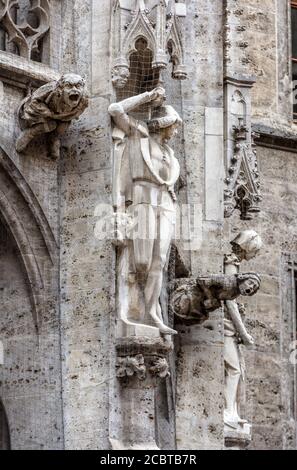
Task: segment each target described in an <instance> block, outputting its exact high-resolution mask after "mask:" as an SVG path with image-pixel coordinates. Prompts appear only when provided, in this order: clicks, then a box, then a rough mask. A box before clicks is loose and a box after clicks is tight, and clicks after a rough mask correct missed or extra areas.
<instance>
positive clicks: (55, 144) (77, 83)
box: [16, 74, 88, 159]
mask: <svg viewBox="0 0 297 470" xmlns="http://www.w3.org/2000/svg"><path fill="white" fill-rule="evenodd" d="M87 106H88V96H87V93H86V88H85V80H84V79H83V78H82V77H80V76H79V75H75V74H66V75H63V76H62V77H61V78H60V80H58V81H55V82H50V83H47V84H46V85H43V86H42V87H40V88H38V89H37V90H36V91H34V93H33V94H31V95H29V96H27V97H26V98H25V99H24V100H23V102H22V103H21V106H20V108H19V111H18V117H19V122H20V127H21V129H22V132H21V135H20V136H19V138H18V139H17V142H16V150H17V152H23V151H24V150H26V148H27V146H28V145H29V144H30V142H31V141H32V140H33V139H34V138H35V137H38V136H40V135H42V134H49V137H50V146H51V157H52V158H53V159H56V158H58V157H59V155H60V139H59V136H60V135H61V134H63V133H64V132H65V131H66V130H67V129H68V127H69V126H70V124H71V121H72V119H77V118H79V116H80V115H81V114H82V113H83V112H84V111H85V109H86V108H87Z"/></svg>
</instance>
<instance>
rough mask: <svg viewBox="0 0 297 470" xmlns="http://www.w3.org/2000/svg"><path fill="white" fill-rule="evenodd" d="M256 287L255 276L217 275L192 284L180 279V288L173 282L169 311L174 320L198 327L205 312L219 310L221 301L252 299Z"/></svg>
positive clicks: (190, 281)
mask: <svg viewBox="0 0 297 470" xmlns="http://www.w3.org/2000/svg"><path fill="white" fill-rule="evenodd" d="M260 283H261V280H260V278H259V276H258V275H257V274H255V273H244V274H232V275H229V276H228V275H224V274H218V275H213V276H207V277H199V278H198V279H197V280H196V281H194V282H193V280H192V279H189V280H187V279H184V280H183V281H182V284H181V285H179V281H177V282H176V285H177V288H176V289H175V291H174V294H173V298H172V307H173V310H174V313H175V315H176V316H177V317H178V318H180V319H183V320H188V321H192V322H195V323H198V322H199V321H203V320H205V318H207V316H208V313H209V312H212V311H214V310H216V309H218V308H220V307H222V302H223V301H226V300H234V299H237V298H238V297H239V296H240V295H243V296H251V295H254V294H255V293H256V292H257V291H258V289H259V287H260Z"/></svg>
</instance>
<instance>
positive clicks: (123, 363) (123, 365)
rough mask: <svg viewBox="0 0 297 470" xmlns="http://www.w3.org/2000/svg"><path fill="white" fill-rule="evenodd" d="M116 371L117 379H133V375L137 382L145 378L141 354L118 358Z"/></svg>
mask: <svg viewBox="0 0 297 470" xmlns="http://www.w3.org/2000/svg"><path fill="white" fill-rule="evenodd" d="M116 369H117V372H116V374H117V377H118V378H121V377H133V375H135V376H136V377H137V378H138V379H139V380H143V379H145V376H146V366H145V364H144V357H143V355H142V354H138V355H137V356H126V357H118V359H117V364H116Z"/></svg>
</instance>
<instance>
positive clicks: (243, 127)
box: [224, 76, 262, 220]
mask: <svg viewBox="0 0 297 470" xmlns="http://www.w3.org/2000/svg"><path fill="white" fill-rule="evenodd" d="M254 83H255V78H254V77H250V76H243V77H226V78H225V108H226V126H225V149H226V156H225V162H226V178H225V192H224V203H225V217H230V216H231V215H232V214H233V212H234V211H235V210H236V209H237V210H239V212H240V217H241V219H243V220H250V219H252V218H253V217H254V215H255V214H256V213H258V212H260V203H261V201H262V196H261V187H260V178H259V171H258V161H257V152H256V145H255V143H254V142H255V138H257V135H255V134H254V133H252V124H251V114H252V111H251V90H252V87H253V85H254Z"/></svg>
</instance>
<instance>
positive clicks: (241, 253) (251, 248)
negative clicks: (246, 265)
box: [231, 230, 263, 261]
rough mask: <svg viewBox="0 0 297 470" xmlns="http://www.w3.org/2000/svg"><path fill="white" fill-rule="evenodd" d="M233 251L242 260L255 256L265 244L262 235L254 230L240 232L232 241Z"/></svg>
mask: <svg viewBox="0 0 297 470" xmlns="http://www.w3.org/2000/svg"><path fill="white" fill-rule="evenodd" d="M231 245H232V249H233V253H235V254H236V255H237V256H238V257H239V258H240V259H241V260H243V259H245V260H247V261H249V260H251V259H252V258H255V256H257V254H258V253H259V251H260V250H261V248H262V246H263V242H262V239H261V237H260V236H259V235H258V234H257V232H255V231H254V230H244V231H242V232H240V233H239V234H238V235H237V236H236V237H235V238H234V240H233V241H232V242H231Z"/></svg>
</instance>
